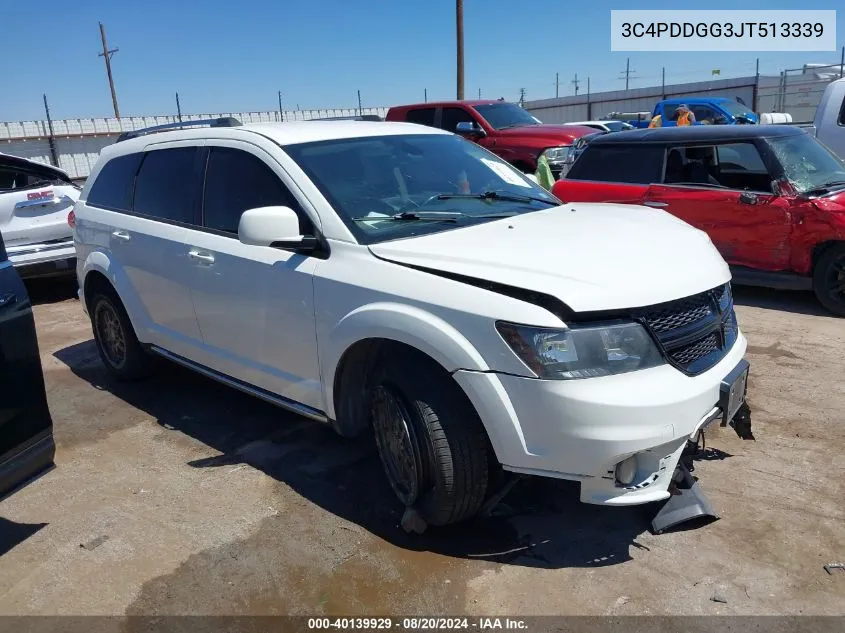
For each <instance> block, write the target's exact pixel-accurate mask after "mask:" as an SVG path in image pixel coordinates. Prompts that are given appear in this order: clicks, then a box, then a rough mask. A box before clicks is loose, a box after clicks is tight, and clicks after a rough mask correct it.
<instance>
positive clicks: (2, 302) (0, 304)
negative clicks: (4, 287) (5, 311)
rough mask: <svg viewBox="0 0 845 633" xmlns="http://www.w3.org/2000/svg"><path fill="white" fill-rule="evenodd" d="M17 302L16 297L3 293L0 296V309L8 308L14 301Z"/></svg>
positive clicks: (11, 293)
mask: <svg viewBox="0 0 845 633" xmlns="http://www.w3.org/2000/svg"><path fill="white" fill-rule="evenodd" d="M17 300H18V297H17V296H16V295H15V293H13V292H4V293H3V294H0V308H5V307H6V306H10V305H12V304H13V303H15V301H17Z"/></svg>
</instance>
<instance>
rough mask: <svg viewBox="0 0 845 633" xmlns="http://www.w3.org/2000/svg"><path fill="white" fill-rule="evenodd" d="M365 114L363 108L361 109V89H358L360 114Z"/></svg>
mask: <svg viewBox="0 0 845 633" xmlns="http://www.w3.org/2000/svg"><path fill="white" fill-rule="evenodd" d="M362 114H364V112H363V110H362V109H361V91H360V90H359V91H358V116H361V115H362Z"/></svg>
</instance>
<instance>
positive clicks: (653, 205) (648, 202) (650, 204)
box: [643, 200, 669, 208]
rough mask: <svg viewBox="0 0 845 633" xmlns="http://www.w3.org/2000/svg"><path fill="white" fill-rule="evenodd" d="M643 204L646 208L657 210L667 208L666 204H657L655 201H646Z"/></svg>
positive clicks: (667, 204)
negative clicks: (655, 208)
mask: <svg viewBox="0 0 845 633" xmlns="http://www.w3.org/2000/svg"><path fill="white" fill-rule="evenodd" d="M643 204H644V205H645V206H647V207H657V208H660V207H668V206H669V203H668V202H658V201H657V200H646V201H645V202H643Z"/></svg>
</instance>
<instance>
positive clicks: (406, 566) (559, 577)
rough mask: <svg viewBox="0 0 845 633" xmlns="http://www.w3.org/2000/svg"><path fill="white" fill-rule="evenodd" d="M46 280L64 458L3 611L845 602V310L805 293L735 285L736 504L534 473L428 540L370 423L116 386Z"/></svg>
mask: <svg viewBox="0 0 845 633" xmlns="http://www.w3.org/2000/svg"><path fill="white" fill-rule="evenodd" d="M30 290H31V292H32V294H33V297H34V300H35V302H36V304H37V305H36V307H35V315H36V321H37V325H38V333H39V341H40V347H41V358H42V363H43V367H44V373H45V376H46V382H47V390H48V398H49V402H50V407H51V410H52V414H53V419H54V423H55V436H56V441H57V446H58V449H57V456H56V462H57V465H58V467H57V468H56V469H55V470H53V471H52V472H51V473H49V474H48V475H47V476H45V477H43V478H41V479H39V480H38V481H37V482H35V483H34V484H32V485H30V486H29V487H27V488H25V489H23V490H22V491H20V492H19V493H17V494H16V495H14V496H12V497H10V498H9V499H7V500H6V501H4V502H3V504H2V506H0V551H4V552H5V553H4V554H3V555H2V558H0V614H80V615H81V614H88V615H93V614H104V615H115V614H129V615H133V614H134V615H137V614H229V615H236V614H320V613H323V614H347V615H349V614H366V615H376V614H390V613H392V614H422V615H437V614H445V613H454V614H459V613H460V614H483V615H488V614H503V615H504V614H520V615H529V614H583V615H600V614H606V615H628V614H672V615H678V614H689V615H699V614H796V615H797V614H828V615H830V614H837V615H843V614H845V572H843V573H834V574H832V575H830V574H827V573H825V571H824V569H823V568H822V566H823V565H824V564H825V563H828V562H834V561H845V521H843V519H845V508H843V499H845V490H844V489H843V478H842V473H843V471H845V457H843V449H845V420H843V412H844V411H845V360H843V355H842V353H841V350H842V349H843V346H845V319H836V318H833V317H830V316H827V315H825V314H824V313H823V312H822V311H821V310H820V309H819V308H818V307H817V306H816V304H815V302H814V301H813V299H812V297H811V296H810V295H805V294H801V293H778V292H774V291H764V290H757V289H737V290H736V296H737V302H738V303H739V304H740V305H739V307H738V312H739V315H740V321H741V326H742V328H743V329H744V331H745V333H746V335H747V337H748V339H749V343H750V347H749V353H748V358H749V360H750V361H751V364H752V374H751V379H750V385H749V396H750V404H751V407H752V410H753V420H754V431H755V435H756V436H757V441H756V442H743V441H742V440H740V439H739V438H737V437H736V435H735V434H734V433H733V432H732V431H731V430H730V429H720V428H716V429H715V430H714V431H712V432H708V437H707V445H708V448H710V449H711V450H710V451H709V453H708V457H709V458H708V459H706V460H701V461H699V462H698V463H697V466H696V474H697V475H698V476H699V477H700V479H701V485H702V488H703V490H704V492H705V493H706V494H707V496H708V498H709V500H710V501H711V502H712V504H713V505H714V507H715V508H716V509H717V511H718V512H719V513H720V515H721V517H722V518H721V519H720V520H719V521H716V522H714V523H710V524H708V525H705V526H702V527H696V528H695V529H687V530H682V531H677V532H674V533H669V534H664V535H661V536H654V535H652V534H651V533H650V532H649V531H648V523H649V520H650V518H651V516H652V515H653V513H654V511H655V509H654V508H653V507H645V508H642V507H641V508H629V509H613V508H598V507H594V506H584V505H580V504H579V503H578V502H577V491H576V490H575V488H574V487H573V486H571V485H569V484H567V483H566V482H555V481H544V480H528V481H525V482H521V483H520V484H518V485H517V487H516V488H515V489H514V491H513V492H512V493H511V494H510V496H509V497H508V498H507V499H506V502H507V504H508V505H509V506H511V508H512V510H513V513H512V514H510V515H509V516H507V517H504V516H502V517H493V518H490V519H486V520H483V521H481V520H479V521H473V522H470V523H467V524H463V525H459V526H453V527H450V528H446V529H439V530H430V531H429V532H427V533H426V534H424V535H423V536H410V535H407V534H405V533H404V532H403V531H402V530H401V529H399V528H398V527H397V523H398V521H399V518H400V515H399V508H398V507H397V505H396V504H395V503H394V501H393V499H392V497H391V493H390V490H389V489H388V487H387V484H386V483H385V481H384V479H383V476H382V474H381V472H380V466H379V464H378V460H377V458H376V456H375V454H374V452H373V449H372V447H371V445H370V443H369V442H368V441H366V440H361V441H356V442H350V441H346V440H342V439H340V438H338V437H336V436H335V435H334V434H333V433H332V432H331V431H330V430H329V429H327V428H324V427H322V426H319V425H317V424H314V423H311V422H308V421H306V420H304V419H301V418H297V417H296V416H292V415H289V414H287V413H285V412H282V411H279V410H278V409H275V408H273V407H271V406H270V405H267V404H265V403H263V402H260V401H258V400H255V399H253V398H250V397H248V396H246V395H243V394H240V393H238V392H235V391H232V390H230V389H227V388H225V387H221V386H218V385H217V384H216V383H214V382H211V381H209V380H207V379H204V378H202V377H199V376H196V375H193V374H191V373H189V372H187V371H185V370H182V369H179V368H176V367H170V366H164V367H163V368H162V370H161V372H160V374H159V375H158V376H157V377H156V378H154V379H153V380H151V381H149V382H146V383H142V384H134V385H121V384H117V383H114V382H113V381H111V380H110V379H109V377H108V376H107V374H106V373H105V370H104V369H103V367H102V365H101V364H100V361H99V360H98V358H97V355H96V351H95V348H94V344H93V342H92V340H91V329H90V324H89V322H88V320H87V317H85V315H84V314H83V313H82V311H81V308H80V306H79V302H78V301H77V300H75V299H74V298H73V294H74V289H73V288H71V287H68V286H65V285H63V284H59V283H57V282H55V281H51V282H42V283H32V284H30ZM81 545H84V546H86V547H81ZM714 598H718V600H719V601H714Z"/></svg>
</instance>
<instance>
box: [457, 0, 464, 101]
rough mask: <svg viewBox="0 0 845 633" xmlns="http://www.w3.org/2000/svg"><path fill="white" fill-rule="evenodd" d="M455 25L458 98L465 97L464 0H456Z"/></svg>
mask: <svg viewBox="0 0 845 633" xmlns="http://www.w3.org/2000/svg"><path fill="white" fill-rule="evenodd" d="M455 26H456V27H457V39H458V47H457V65H458V68H457V71H458V72H457V75H458V77H457V78H458V86H457V93H458V100H461V99H463V98H464V0H455Z"/></svg>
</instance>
